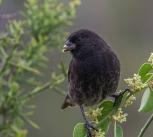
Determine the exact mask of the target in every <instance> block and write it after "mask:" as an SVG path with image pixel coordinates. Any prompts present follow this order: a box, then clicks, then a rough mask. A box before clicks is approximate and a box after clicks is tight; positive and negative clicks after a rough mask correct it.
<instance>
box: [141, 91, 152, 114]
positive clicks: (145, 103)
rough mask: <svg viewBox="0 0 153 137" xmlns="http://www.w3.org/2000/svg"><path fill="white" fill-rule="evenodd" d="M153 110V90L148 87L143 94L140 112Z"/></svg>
mask: <svg viewBox="0 0 153 137" xmlns="http://www.w3.org/2000/svg"><path fill="white" fill-rule="evenodd" d="M152 110H153V91H151V89H150V88H147V89H146V90H145V92H144V94H143V96H142V99H141V105H140V108H139V112H150V111H152Z"/></svg>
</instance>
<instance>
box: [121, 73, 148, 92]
mask: <svg viewBox="0 0 153 137" xmlns="http://www.w3.org/2000/svg"><path fill="white" fill-rule="evenodd" d="M124 81H125V82H126V83H127V84H128V86H129V87H130V88H131V90H132V91H140V90H142V89H143V88H144V87H145V86H146V84H144V83H142V81H141V76H139V75H138V74H134V76H133V78H128V79H124Z"/></svg>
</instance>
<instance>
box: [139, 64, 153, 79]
mask: <svg viewBox="0 0 153 137" xmlns="http://www.w3.org/2000/svg"><path fill="white" fill-rule="evenodd" d="M152 69H153V67H152V65H151V64H149V63H144V64H143V65H142V66H141V67H140V69H139V72H138V74H139V75H140V76H141V80H142V81H144V77H145V76H146V75H147V73H149V72H150V71H151V70H152Z"/></svg>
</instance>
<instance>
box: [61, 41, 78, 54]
mask: <svg viewBox="0 0 153 137" xmlns="http://www.w3.org/2000/svg"><path fill="white" fill-rule="evenodd" d="M75 48H76V45H75V44H73V43H67V42H66V44H65V45H64V47H63V52H66V51H71V50H73V49H75Z"/></svg>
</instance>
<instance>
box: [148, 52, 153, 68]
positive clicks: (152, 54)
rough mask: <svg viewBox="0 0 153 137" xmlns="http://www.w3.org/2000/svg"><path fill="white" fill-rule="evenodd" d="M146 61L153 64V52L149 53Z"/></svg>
mask: <svg viewBox="0 0 153 137" xmlns="http://www.w3.org/2000/svg"><path fill="white" fill-rule="evenodd" d="M148 62H149V63H151V64H152V65H153V53H151V55H150V57H149V59H148Z"/></svg>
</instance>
